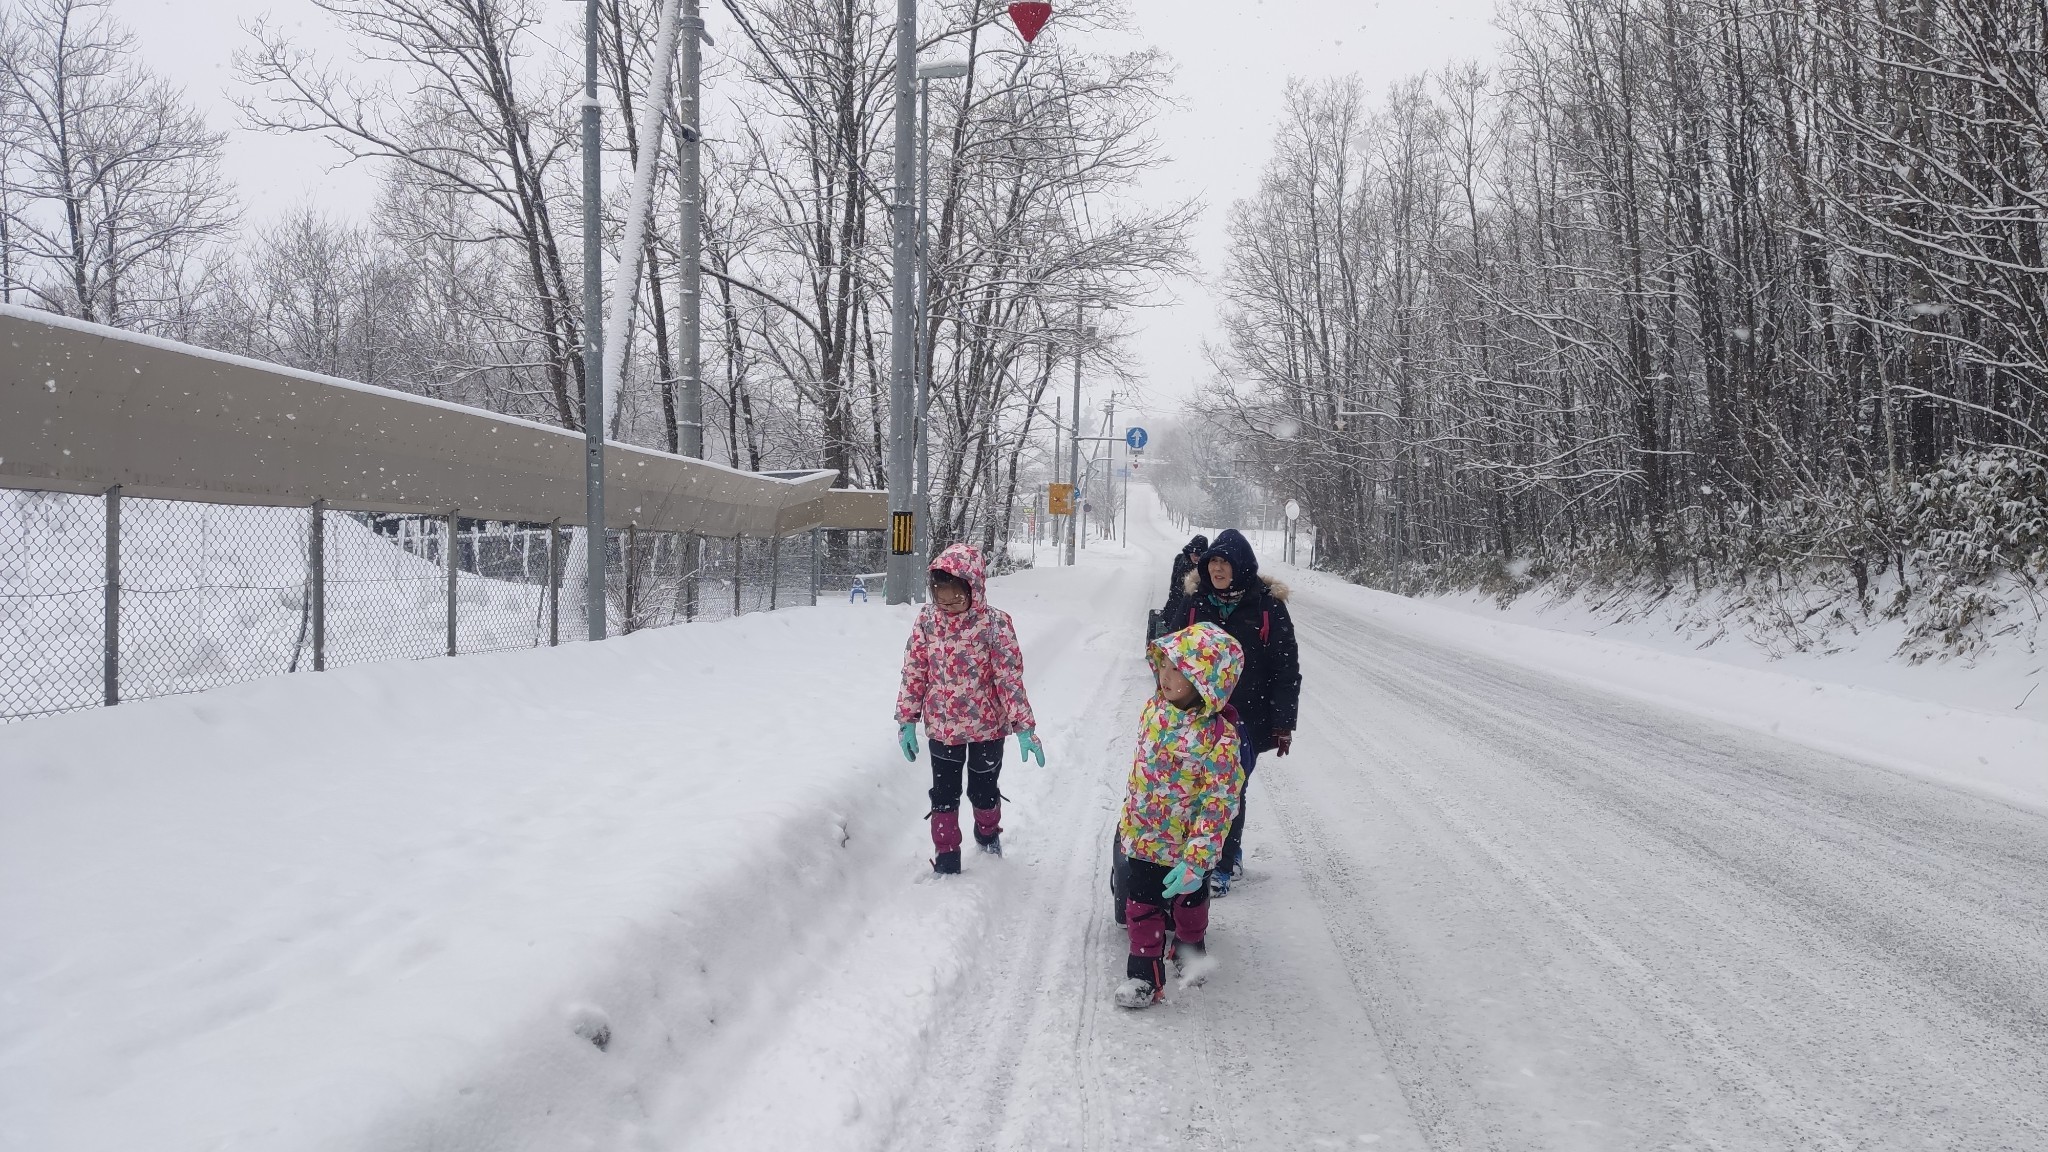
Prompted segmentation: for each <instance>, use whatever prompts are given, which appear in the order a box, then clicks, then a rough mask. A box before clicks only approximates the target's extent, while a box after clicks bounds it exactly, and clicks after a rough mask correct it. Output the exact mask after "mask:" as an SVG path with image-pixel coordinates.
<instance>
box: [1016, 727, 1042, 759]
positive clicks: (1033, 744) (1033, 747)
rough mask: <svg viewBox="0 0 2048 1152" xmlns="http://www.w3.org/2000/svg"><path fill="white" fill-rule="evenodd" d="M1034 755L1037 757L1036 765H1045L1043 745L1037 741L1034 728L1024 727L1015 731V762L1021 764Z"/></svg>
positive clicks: (1036, 733)
mask: <svg viewBox="0 0 2048 1152" xmlns="http://www.w3.org/2000/svg"><path fill="white" fill-rule="evenodd" d="M1034 756H1036V757H1038V766H1039V767H1040V768H1043V767H1045V745H1043V744H1040V743H1039V742H1038V732H1037V730H1036V729H1032V728H1026V729H1025V730H1023V731H1022V732H1019V733H1017V763H1019V764H1022V763H1023V762H1025V761H1026V760H1029V759H1031V758H1032V757H1034Z"/></svg>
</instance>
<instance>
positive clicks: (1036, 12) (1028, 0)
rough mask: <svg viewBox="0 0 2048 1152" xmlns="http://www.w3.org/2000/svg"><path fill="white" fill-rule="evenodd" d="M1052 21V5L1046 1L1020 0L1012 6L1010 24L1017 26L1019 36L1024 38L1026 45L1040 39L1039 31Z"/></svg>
mask: <svg viewBox="0 0 2048 1152" xmlns="http://www.w3.org/2000/svg"><path fill="white" fill-rule="evenodd" d="M1050 19H1052V5H1050V4H1048V3H1046V2H1045V0H1018V3H1015V4H1012V5H1010V22H1011V23H1012V24H1015V25H1016V26H1017V35H1019V36H1022V37H1024V42H1025V43H1026V44H1029V43H1031V42H1032V41H1033V40H1036V39H1038V30H1039V29H1041V28H1043V27H1045V22H1046V21H1047V20H1050Z"/></svg>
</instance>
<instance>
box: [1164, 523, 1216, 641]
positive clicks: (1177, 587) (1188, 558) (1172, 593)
mask: <svg viewBox="0 0 2048 1152" xmlns="http://www.w3.org/2000/svg"><path fill="white" fill-rule="evenodd" d="M1208 550H1209V538H1208V537H1207V536H1197V537H1195V538H1194V539H1192V540H1190V541H1188V546H1187V547H1185V548H1183V549H1181V550H1180V551H1179V552H1176V553H1174V556H1173V578H1172V579H1170V580H1168V581H1167V582H1166V610H1165V611H1163V612H1161V613H1160V616H1161V617H1162V618H1163V619H1164V620H1165V621H1166V628H1167V630H1168V631H1169V632H1171V631H1178V630H1179V629H1182V628H1185V627H1187V619H1186V617H1187V614H1188V599H1187V597H1188V594H1187V589H1186V588H1184V587H1182V585H1183V584H1184V583H1185V582H1186V580H1187V578H1188V573H1190V572H1192V571H1194V570H1195V565H1197V564H1200V563H1201V562H1202V554H1203V553H1205V552H1207V551H1208Z"/></svg>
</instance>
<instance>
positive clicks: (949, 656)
mask: <svg viewBox="0 0 2048 1152" xmlns="http://www.w3.org/2000/svg"><path fill="white" fill-rule="evenodd" d="M929 574H930V579H931V590H932V596H931V602H930V603H928V604H926V605H925V606H924V610H923V611H921V612H919V613H918V614H917V623H916V624H915V625H913V626H912V627H911V630H910V640H909V642H908V643H907V644H906V645H905V646H904V652H903V687H902V689H901V691H899V692H898V693H897V695H896V726H897V741H898V743H899V744H900V746H901V747H902V749H903V758H904V759H906V760H913V761H914V760H916V759H917V724H918V721H920V720H922V721H923V722H924V730H925V736H926V737H927V739H928V740H929V742H930V745H931V753H932V787H931V792H930V796H931V801H932V807H931V811H930V812H928V813H926V816H927V818H928V819H929V820H930V821H931V831H932V850H933V852H934V853H935V855H934V856H933V858H932V871H934V872H938V873H940V874H942V875H950V874H952V873H956V872H958V871H960V774H961V770H962V769H963V768H964V769H965V770H966V773H967V799H968V801H969V802H970V803H971V804H973V805H974V842H975V843H976V844H977V845H979V846H980V848H981V850H982V851H983V852H986V853H988V854H990V855H992V856H1000V855H1002V854H1003V842H1002V836H1001V834H1002V831H1003V827H1002V820H1003V804H1002V800H1003V794H1002V792H1001V790H1000V789H998V787H997V780H998V777H999V776H1000V774H1001V772H1002V767H1003V738H1004V737H1005V736H1010V735H1015V736H1016V737H1017V752H1018V755H1019V757H1020V758H1021V759H1027V760H1028V759H1030V758H1031V757H1033V756H1036V757H1037V758H1038V764H1039V766H1040V767H1044V766H1045V749H1044V748H1043V747H1042V746H1040V744H1039V743H1038V735H1037V733H1036V732H1035V731H1034V729H1035V728H1036V727H1037V724H1036V722H1035V721H1034V720H1033V719H1032V718H1031V700H1030V698H1029V697H1027V696H1026V695H1025V694H1024V652H1023V649H1022V648H1021V647H1019V646H1018V644H1017V629H1016V626H1015V625H1013V624H1011V623H1010V616H1009V613H1007V612H1002V611H999V610H998V609H996V608H993V607H990V605H989V602H988V584H987V578H986V576H985V573H984V570H983V566H982V561H981V553H979V552H977V551H975V550H974V549H973V548H972V547H969V546H968V545H966V544H954V545H952V546H951V547H949V548H947V549H946V550H945V551H944V552H941V553H939V558H938V559H937V560H934V561H932V565H931V569H930V573H929Z"/></svg>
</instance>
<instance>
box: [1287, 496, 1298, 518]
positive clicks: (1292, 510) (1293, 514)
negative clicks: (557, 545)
mask: <svg viewBox="0 0 2048 1152" xmlns="http://www.w3.org/2000/svg"><path fill="white" fill-rule="evenodd" d="M1287 518H1288V519H1289V520H1299V519H1301V505H1299V504H1296V503H1295V502H1294V501H1292V500H1289V501H1288V502H1287Z"/></svg>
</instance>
